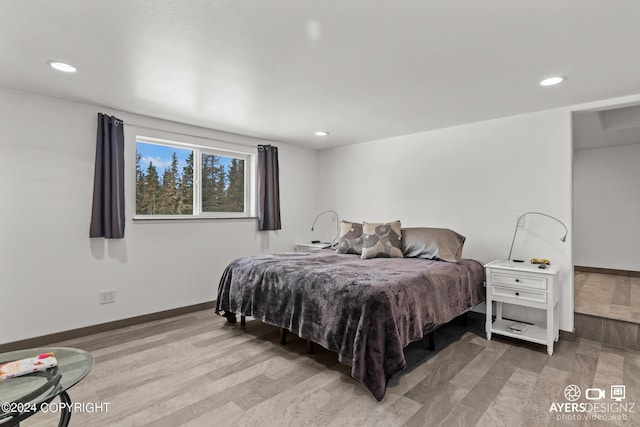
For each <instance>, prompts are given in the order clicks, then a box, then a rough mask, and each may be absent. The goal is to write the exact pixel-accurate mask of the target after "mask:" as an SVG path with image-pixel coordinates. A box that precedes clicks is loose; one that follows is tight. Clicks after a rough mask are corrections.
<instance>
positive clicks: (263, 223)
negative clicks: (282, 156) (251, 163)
mask: <svg viewBox="0 0 640 427" xmlns="http://www.w3.org/2000/svg"><path fill="white" fill-rule="evenodd" d="M258 228H259V229H260V230H280V229H281V228H282V225H281V224H280V170H279V166H278V147H274V146H272V145H258Z"/></svg>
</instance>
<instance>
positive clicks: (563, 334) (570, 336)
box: [560, 328, 576, 341]
mask: <svg viewBox="0 0 640 427" xmlns="http://www.w3.org/2000/svg"><path fill="white" fill-rule="evenodd" d="M560 339H561V340H565V341H575V340H576V328H573V331H572V332H569V331H563V330H562V329H560Z"/></svg>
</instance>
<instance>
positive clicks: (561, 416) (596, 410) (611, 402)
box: [549, 384, 636, 421]
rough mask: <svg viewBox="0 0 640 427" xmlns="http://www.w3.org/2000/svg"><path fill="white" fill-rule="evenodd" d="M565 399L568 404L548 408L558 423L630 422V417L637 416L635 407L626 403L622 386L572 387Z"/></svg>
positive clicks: (568, 388) (565, 390)
mask: <svg viewBox="0 0 640 427" xmlns="http://www.w3.org/2000/svg"><path fill="white" fill-rule="evenodd" d="M563 395H564V398H565V401H560V402H552V403H551V406H550V407H549V412H550V413H552V414H555V416H556V421H580V420H583V421H587V420H598V421H627V420H628V419H629V414H631V413H634V412H636V404H635V402H630V401H629V400H628V399H627V390H626V386H624V385H622V384H614V385H609V386H605V387H602V388H600V387H589V388H584V389H581V388H580V387H579V386H578V385H576V384H570V385H568V386H566V387H565V388H564V390H563Z"/></svg>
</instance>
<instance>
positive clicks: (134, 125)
mask: <svg viewBox="0 0 640 427" xmlns="http://www.w3.org/2000/svg"><path fill="white" fill-rule="evenodd" d="M123 122H124V125H125V126H132V127H137V128H141V129H149V130H155V131H160V132H168V133H172V134H175V135H182V136H189V137H192V138H200V139H207V140H209V141H211V140H214V141H221V142H226V143H227V144H235V145H242V146H243V147H250V148H256V147H257V146H258V145H260V144H256V145H249V144H245V143H242V142H235V141H227V140H224V139H216V138H210V137H206V136H202V135H194V134H192V133H185V132H176V131H173V130H166V129H159V128H154V127H150V126H143V125H138V124H136V123H128V122H125V121H123ZM211 130H213V129H211ZM219 132H222V131H219ZM227 133H228V132H227ZM238 135H239V136H243V137H245V138H252V137H247V136H246V135H240V134H238ZM261 141H262V140H261ZM264 141H265V142H267V141H266V140H264ZM269 142H271V141H269Z"/></svg>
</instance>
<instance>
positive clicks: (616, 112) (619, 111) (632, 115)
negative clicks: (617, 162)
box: [572, 105, 640, 150]
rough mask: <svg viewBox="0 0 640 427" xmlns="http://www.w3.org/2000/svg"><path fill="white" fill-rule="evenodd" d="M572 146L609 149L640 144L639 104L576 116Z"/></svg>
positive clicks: (582, 148)
mask: <svg viewBox="0 0 640 427" xmlns="http://www.w3.org/2000/svg"><path fill="white" fill-rule="evenodd" d="M572 124H573V148H574V149H576V150H584V149H589V148H608V147H617V146H620V145H632V144H640V106H638V105H636V106H632V107H622V108H614V109H608V110H601V111H581V112H577V113H575V114H574V115H573V123H572Z"/></svg>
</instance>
